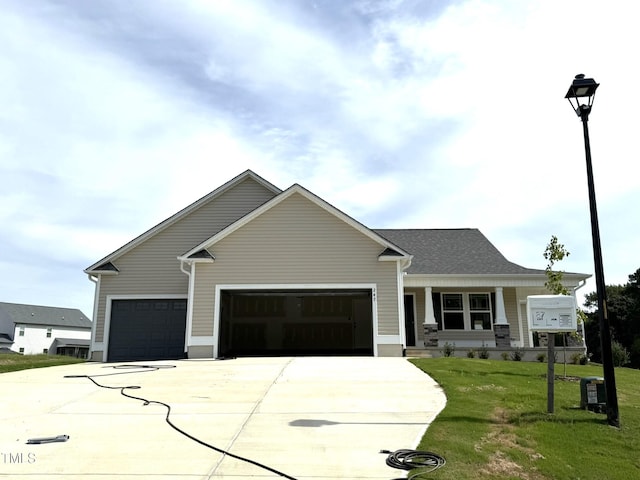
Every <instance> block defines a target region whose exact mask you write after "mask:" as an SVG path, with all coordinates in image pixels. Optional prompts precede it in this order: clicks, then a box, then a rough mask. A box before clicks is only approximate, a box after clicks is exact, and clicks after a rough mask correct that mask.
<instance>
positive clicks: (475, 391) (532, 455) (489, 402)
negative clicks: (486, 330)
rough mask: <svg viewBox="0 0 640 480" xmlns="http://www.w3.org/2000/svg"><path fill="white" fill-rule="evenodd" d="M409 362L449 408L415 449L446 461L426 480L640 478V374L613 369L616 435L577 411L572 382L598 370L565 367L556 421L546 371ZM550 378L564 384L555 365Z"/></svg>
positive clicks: (536, 366)
mask: <svg viewBox="0 0 640 480" xmlns="http://www.w3.org/2000/svg"><path fill="white" fill-rule="evenodd" d="M412 362H413V363H414V364H415V365H416V366H418V367H419V368H420V369H422V370H423V371H425V372H426V373H428V374H429V375H431V376H432V377H433V378H434V379H435V380H436V381H437V382H438V383H439V384H440V385H441V386H442V388H443V389H444V391H445V393H446V395H447V406H446V407H445V409H444V410H443V411H442V413H440V415H439V416H438V417H437V418H436V420H435V421H434V422H433V424H432V425H431V426H430V427H429V429H428V430H427V432H426V434H425V436H424V437H423V439H422V442H421V444H420V446H419V449H421V450H429V451H432V452H435V453H437V454H439V455H441V456H443V457H445V459H446V461H447V464H446V466H444V467H443V468H441V469H440V470H437V471H436V472H433V473H431V474H430V475H428V476H429V478H439V479H455V480H463V479H478V478H489V479H526V480H543V479H548V480H561V479H574V480H591V479H593V480H603V479H607V480H616V479H620V480H628V479H631V478H640V371H638V370H631V369H625V368H618V369H616V384H617V392H618V403H619V409H620V421H621V428H620V429H615V428H612V427H610V426H608V425H607V422H606V416H605V415H604V414H597V413H593V412H590V411H587V410H582V409H580V382H579V380H577V379H576V378H575V377H578V378H579V377H590V376H602V368H601V367H598V366H591V365H586V366H580V365H568V366H567V379H558V380H556V382H555V387H554V390H555V402H554V406H555V408H554V410H555V413H553V414H548V413H546V412H547V380H546V370H547V364H546V363H531V362H513V361H498V360H480V359H466V358H435V359H415V360H412ZM555 373H556V375H559V376H563V374H564V366H562V365H556V369H555ZM571 377H574V378H573V379H571ZM415 401H417V402H419V401H420V399H415Z"/></svg>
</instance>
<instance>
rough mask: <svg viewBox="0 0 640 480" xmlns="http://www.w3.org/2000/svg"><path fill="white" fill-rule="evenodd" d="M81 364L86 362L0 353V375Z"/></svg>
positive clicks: (45, 356) (78, 359)
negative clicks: (31, 369)
mask: <svg viewBox="0 0 640 480" xmlns="http://www.w3.org/2000/svg"><path fill="white" fill-rule="evenodd" d="M81 362H86V360H83V359H80V358H73V357H66V356H62V355H44V354H42V355H19V354H13V353H2V354H0V373H5V372H15V371H17V370H26V369H28V368H40V367H53V366H55V365H67V364H69V363H81Z"/></svg>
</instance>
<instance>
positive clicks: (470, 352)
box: [467, 348, 476, 358]
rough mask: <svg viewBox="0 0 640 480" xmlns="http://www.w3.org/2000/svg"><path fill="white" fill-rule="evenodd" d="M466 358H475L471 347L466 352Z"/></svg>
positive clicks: (474, 352)
mask: <svg viewBox="0 0 640 480" xmlns="http://www.w3.org/2000/svg"><path fill="white" fill-rule="evenodd" d="M467 358H476V351H475V350H474V349H473V348H471V349H469V351H468V352H467Z"/></svg>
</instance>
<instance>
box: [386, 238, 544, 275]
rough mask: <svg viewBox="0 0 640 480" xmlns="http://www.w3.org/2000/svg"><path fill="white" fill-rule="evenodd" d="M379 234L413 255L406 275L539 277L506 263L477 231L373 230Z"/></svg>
mask: <svg viewBox="0 0 640 480" xmlns="http://www.w3.org/2000/svg"><path fill="white" fill-rule="evenodd" d="M374 231H375V232H376V233H377V234H378V235H380V236H382V237H384V238H386V239H387V240H389V241H390V242H392V243H394V244H395V245H397V246H399V247H400V248H402V249H404V250H406V251H407V252H409V253H410V254H412V255H413V260H412V262H411V266H410V267H409V268H408V269H407V273H409V274H426V275H518V274H523V275H527V274H541V275H544V273H545V272H544V270H537V269H532V268H525V267H522V266H520V265H517V264H515V263H513V262H510V261H508V260H507V259H506V258H505V257H504V256H503V255H502V254H501V253H500V252H499V251H498V249H497V248H496V247H494V246H493V244H492V243H491V242H490V241H489V240H488V239H487V237H485V236H484V235H483V234H482V233H481V232H480V230H478V229H476V228H460V229H457V228H456V229H375V230H374Z"/></svg>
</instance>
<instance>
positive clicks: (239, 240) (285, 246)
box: [193, 193, 400, 335]
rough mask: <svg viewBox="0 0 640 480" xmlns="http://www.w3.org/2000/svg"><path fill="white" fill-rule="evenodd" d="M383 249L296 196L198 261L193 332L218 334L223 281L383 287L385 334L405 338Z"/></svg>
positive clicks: (391, 265) (392, 271) (392, 266)
mask: <svg viewBox="0 0 640 480" xmlns="http://www.w3.org/2000/svg"><path fill="white" fill-rule="evenodd" d="M383 250H384V247H383V246H382V245H380V244H379V243H377V242H375V241H374V240H372V239H370V238H369V237H367V236H365V235H364V234H363V233H362V232H360V231H358V230H357V229H355V228H354V227H352V226H351V225H348V224H346V223H345V222H343V221H342V220H340V219H338V218H337V217H335V216H334V215H333V214H331V213H329V212H328V211H326V210H324V209H323V208H321V207H319V206H318V205H316V204H314V203H313V202H311V201H310V200H308V199H307V198H305V197H304V196H303V195H301V194H298V193H294V194H292V195H291V196H290V197H288V198H286V199H285V200H283V201H282V202H281V203H279V204H277V205H275V206H273V207H272V208H271V209H269V210H268V211H266V212H264V213H263V214H262V215H260V216H259V217H256V218H255V219H253V220H252V221H251V222H250V223H248V224H246V225H244V226H242V227H241V228H239V229H238V230H237V231H235V232H233V233H232V234H230V235H229V236H227V237H225V238H223V239H221V240H220V241H219V242H217V243H216V244H214V245H213V246H212V247H211V249H210V251H211V252H212V253H213V254H214V255H215V257H216V260H215V262H214V263H213V264H198V265H197V266H196V271H197V274H196V283H197V286H196V289H195V294H196V296H195V299H194V315H193V332H194V334H196V332H197V334H201V335H211V332H212V330H213V313H214V312H213V306H214V301H215V287H216V285H218V284H223V285H229V284H240V285H247V284H251V285H256V284H266V285H269V284H270V285H274V284H297V285H300V284H314V285H318V284H376V285H377V292H376V293H377V310H378V326H379V329H378V332H377V333H378V334H380V335H398V334H399V333H400V332H399V331H398V285H397V283H398V275H397V263H396V262H393V261H392V262H381V261H379V260H378V255H379V254H380V253H381V252H382V251H383Z"/></svg>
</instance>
